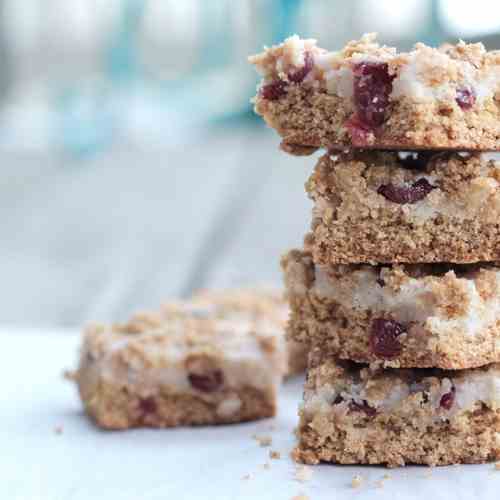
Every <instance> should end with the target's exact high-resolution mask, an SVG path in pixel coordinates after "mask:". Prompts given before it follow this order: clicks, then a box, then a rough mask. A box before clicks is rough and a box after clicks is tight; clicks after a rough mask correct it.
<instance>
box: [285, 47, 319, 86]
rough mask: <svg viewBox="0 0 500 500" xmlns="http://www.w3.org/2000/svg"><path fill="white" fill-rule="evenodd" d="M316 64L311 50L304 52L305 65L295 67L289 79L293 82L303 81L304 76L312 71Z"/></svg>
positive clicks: (289, 74)
mask: <svg viewBox="0 0 500 500" xmlns="http://www.w3.org/2000/svg"><path fill="white" fill-rule="evenodd" d="M313 66H314V56H313V55H312V54H311V52H306V53H305V54H304V66H302V67H301V68H298V69H294V70H292V71H290V72H289V73H288V80H290V81H291V82H293V83H302V82H303V81H304V78H305V77H306V76H307V75H308V74H309V73H310V72H311V70H312V69H313Z"/></svg>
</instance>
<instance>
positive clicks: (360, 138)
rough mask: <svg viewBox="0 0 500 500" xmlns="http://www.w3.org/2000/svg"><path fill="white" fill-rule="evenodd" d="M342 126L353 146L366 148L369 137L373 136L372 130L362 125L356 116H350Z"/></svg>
mask: <svg viewBox="0 0 500 500" xmlns="http://www.w3.org/2000/svg"><path fill="white" fill-rule="evenodd" d="M344 126H345V127H346V128H347V130H348V132H349V135H350V136H351V142H352V144H353V146H361V147H362V146H366V145H367V144H368V141H369V139H370V136H371V135H372V134H373V130H372V129H371V128H370V127H368V126H367V125H365V124H364V123H362V122H361V120H360V119H359V118H358V116H356V115H353V116H351V118H349V119H348V120H347V121H346V122H345V124H344Z"/></svg>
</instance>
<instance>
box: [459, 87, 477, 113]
mask: <svg viewBox="0 0 500 500" xmlns="http://www.w3.org/2000/svg"><path fill="white" fill-rule="evenodd" d="M455 100H456V101H457V104H458V105H459V106H460V107H461V108H462V109H463V110H464V111H467V110H468V109H470V108H472V106H474V104H475V102H476V93H475V92H474V90H473V89H471V88H469V87H462V88H460V89H457V97H456V98H455Z"/></svg>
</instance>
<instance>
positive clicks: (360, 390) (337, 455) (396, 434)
mask: <svg viewBox="0 0 500 500" xmlns="http://www.w3.org/2000/svg"><path fill="white" fill-rule="evenodd" d="M499 405H500V365H498V364H493V365H489V366H486V367H483V368H476V369H474V370H464V371H453V372H446V371H442V370H438V369H434V370H426V369H420V370H419V369H401V370H394V369H389V370H373V371H372V370H370V369H369V368H367V367H366V366H363V365H356V364H355V363H352V362H338V361H335V360H334V359H332V358H325V357H324V355H323V354H321V353H320V351H319V350H318V349H315V350H313V352H312V353H311V358H310V368H309V371H308V377H307V382H306V385H305V391H304V402H303V404H302V406H301V408H300V412H299V413H300V424H299V428H298V430H297V436H298V446H297V447H296V449H295V450H294V452H293V457H294V459H295V460H296V461H299V462H305V463H308V464H317V463H319V462H334V463H340V464H385V465H387V466H389V467H398V466H403V465H405V464H411V463H413V464H426V465H431V466H434V465H447V464H457V463H482V462H486V461H489V460H497V459H499V458H500V437H499V436H500V406H499Z"/></svg>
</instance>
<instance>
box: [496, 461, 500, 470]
mask: <svg viewBox="0 0 500 500" xmlns="http://www.w3.org/2000/svg"><path fill="white" fill-rule="evenodd" d="M495 470H500V462H497V463H496V464H495Z"/></svg>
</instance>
